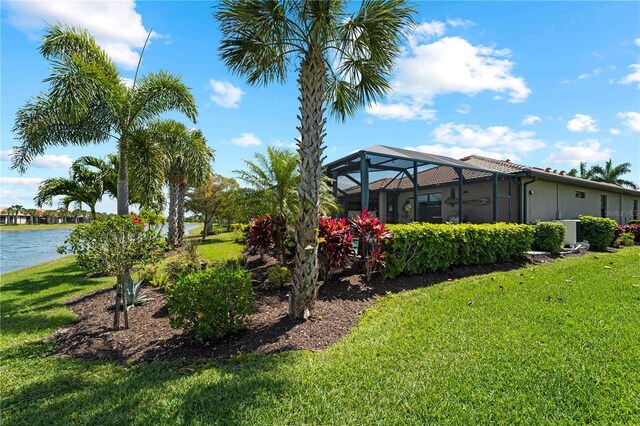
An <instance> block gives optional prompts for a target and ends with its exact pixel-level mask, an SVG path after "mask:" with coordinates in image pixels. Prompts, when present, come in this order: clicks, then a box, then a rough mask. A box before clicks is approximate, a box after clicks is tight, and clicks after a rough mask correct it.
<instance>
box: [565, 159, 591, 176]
mask: <svg viewBox="0 0 640 426" xmlns="http://www.w3.org/2000/svg"><path fill="white" fill-rule="evenodd" d="M593 168H594V166H591V168H590V169H587V163H586V162H585V161H581V162H580V171H579V173H578V169H576V168H575V167H574V168H573V169H571V170H569V173H567V176H573V177H579V178H582V179H589V180H591V179H593V173H594V170H593Z"/></svg>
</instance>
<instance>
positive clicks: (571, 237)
mask: <svg viewBox="0 0 640 426" xmlns="http://www.w3.org/2000/svg"><path fill="white" fill-rule="evenodd" d="M556 222H560V223H561V224H563V225H564V227H565V229H566V230H567V232H566V233H565V234H564V245H565V246H573V245H575V244H576V243H577V242H579V241H582V228H581V226H580V221H579V220H578V219H571V220H557V221H556Z"/></svg>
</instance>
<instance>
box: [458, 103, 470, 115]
mask: <svg viewBox="0 0 640 426" xmlns="http://www.w3.org/2000/svg"><path fill="white" fill-rule="evenodd" d="M469 111H471V107H470V106H469V105H467V104H462V105H460V106H459V107H458V108H456V112H457V113H458V114H463V115H465V114H469Z"/></svg>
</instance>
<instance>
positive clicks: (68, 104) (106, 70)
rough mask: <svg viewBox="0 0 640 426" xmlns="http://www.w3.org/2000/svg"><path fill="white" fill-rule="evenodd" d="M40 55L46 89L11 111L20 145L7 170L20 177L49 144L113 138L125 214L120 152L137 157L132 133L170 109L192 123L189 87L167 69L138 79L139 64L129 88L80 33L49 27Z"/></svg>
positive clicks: (126, 194)
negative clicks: (44, 62)
mask: <svg viewBox="0 0 640 426" xmlns="http://www.w3.org/2000/svg"><path fill="white" fill-rule="evenodd" d="M143 52H144V51H143ZM40 53H41V54H42V55H43V56H44V58H45V59H46V60H48V61H49V62H50V63H51V69H52V70H53V71H52V74H51V75H50V76H49V78H47V79H46V81H48V82H49V91H48V92H46V93H44V94H41V95H38V96H36V97H35V98H33V99H32V100H30V101H28V102H27V104H26V105H25V106H23V107H22V108H20V109H19V110H18V112H17V115H16V122H15V126H14V132H15V134H16V136H17V138H18V139H19V140H20V141H21V142H22V144H21V145H19V146H17V147H15V148H14V151H13V156H12V162H13V168H15V169H18V170H19V171H20V172H24V171H25V170H26V169H27V167H28V165H29V163H30V162H31V160H32V159H33V158H34V157H36V156H38V155H42V154H44V152H45V149H46V148H47V147H49V146H53V145H70V144H71V145H89V144H93V143H103V142H107V141H109V140H110V139H111V138H112V137H114V138H115V139H116V140H117V146H118V156H119V159H120V162H119V169H118V189H117V198H118V214H128V213H129V182H128V178H127V161H126V158H127V154H128V153H131V155H135V154H140V155H142V154H144V153H141V152H136V149H135V148H136V146H135V144H133V143H132V141H131V140H132V134H133V133H134V132H135V131H137V130H139V129H140V128H142V127H143V126H144V125H145V123H147V122H149V121H150V120H151V119H153V118H154V117H156V116H158V115H159V114H162V113H164V112H167V111H171V110H176V111H179V112H181V113H183V114H185V115H186V116H187V117H188V118H189V119H191V121H193V122H195V120H196V115H197V111H196V105H195V100H194V98H193V96H192V95H191V93H190V89H189V88H188V87H187V86H185V85H184V83H182V81H181V78H180V77H178V76H174V75H172V74H170V73H169V72H167V71H160V72H158V73H149V74H148V75H146V76H143V77H140V78H139V77H138V70H139V65H138V70H137V71H136V75H135V78H134V81H133V84H132V86H131V87H127V85H125V83H124V81H123V80H122V79H121V77H120V75H119V73H118V70H117V68H116V65H115V63H114V62H113V61H112V60H111V58H109V56H108V55H107V53H106V52H105V51H104V50H103V49H102V48H101V47H99V46H98V44H97V43H96V42H95V40H94V39H93V37H92V36H91V35H89V33H88V32H87V31H86V30H82V29H75V28H72V27H68V26H63V25H52V26H50V27H49V28H48V30H47V32H46V34H45V36H44V39H43V43H42V46H41V47H40ZM141 58H142V56H141ZM144 189H145V190H148V188H144ZM142 192H143V191H142V190H141V193H142Z"/></svg>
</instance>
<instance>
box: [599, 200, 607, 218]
mask: <svg viewBox="0 0 640 426" xmlns="http://www.w3.org/2000/svg"><path fill="white" fill-rule="evenodd" d="M600 216H602V217H607V196H606V195H601V196H600Z"/></svg>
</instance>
